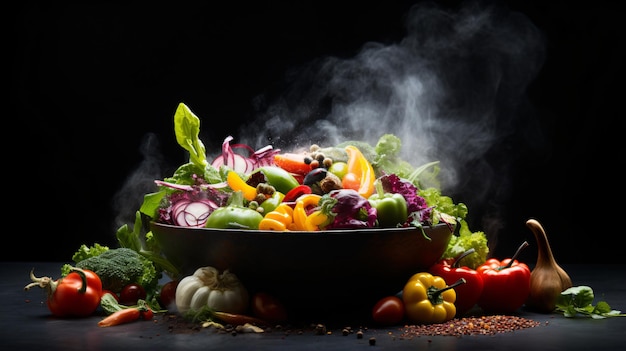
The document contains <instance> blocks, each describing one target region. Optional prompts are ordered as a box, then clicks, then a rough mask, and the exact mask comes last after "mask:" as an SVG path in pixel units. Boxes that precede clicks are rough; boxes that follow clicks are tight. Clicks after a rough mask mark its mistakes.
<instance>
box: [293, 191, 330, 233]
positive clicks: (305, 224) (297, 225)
mask: <svg viewBox="0 0 626 351" xmlns="http://www.w3.org/2000/svg"><path fill="white" fill-rule="evenodd" d="M321 198H322V196H321V195H317V194H305V195H302V196H300V197H299V198H298V199H297V200H296V206H295V208H294V209H293V222H294V230H304V231H309V232H312V231H317V230H320V227H319V226H320V225H321V224H323V223H325V222H326V221H327V220H328V216H327V215H326V214H324V213H323V212H322V211H321V210H315V211H313V212H312V213H311V214H309V215H307V210H306V209H307V208H310V207H316V206H317V205H318V204H319V202H320V199H321Z"/></svg>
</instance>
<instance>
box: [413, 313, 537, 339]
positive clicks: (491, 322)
mask: <svg viewBox="0 0 626 351" xmlns="http://www.w3.org/2000/svg"><path fill="white" fill-rule="evenodd" d="M540 324H541V323H539V322H537V321H534V320H531V319H527V318H523V317H517V316H505V315H492V316H481V317H464V318H455V319H452V320H449V321H447V322H444V323H437V324H418V325H406V326H404V328H402V334H401V337H402V338H405V339H411V338H414V337H419V336H422V335H423V336H434V335H444V336H462V335H493V334H498V333H508V332H512V331H515V330H520V329H526V328H534V327H536V326H538V325H540Z"/></svg>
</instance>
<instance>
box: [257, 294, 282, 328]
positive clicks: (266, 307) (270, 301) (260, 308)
mask: <svg viewBox="0 0 626 351" xmlns="http://www.w3.org/2000/svg"><path fill="white" fill-rule="evenodd" d="M252 314H253V315H254V316H255V317H257V318H259V319H262V320H265V321H268V322H272V323H275V322H284V321H286V320H287V310H286V309H285V306H284V305H283V304H282V303H281V302H280V300H278V299H277V298H276V297H274V296H272V295H270V294H268V293H265V292H258V293H256V294H254V296H252Z"/></svg>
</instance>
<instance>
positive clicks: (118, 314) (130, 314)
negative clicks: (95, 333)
mask: <svg viewBox="0 0 626 351" xmlns="http://www.w3.org/2000/svg"><path fill="white" fill-rule="evenodd" d="M140 315H141V311H139V309H138V308H135V307H132V308H124V309H122V310H119V311H115V312H113V313H111V314H110V315H108V316H107V317H105V318H104V319H103V320H101V321H100V322H98V325H99V326H101V327H112V326H114V325H119V324H124V323H129V322H132V321H136V320H138V319H139V317H140Z"/></svg>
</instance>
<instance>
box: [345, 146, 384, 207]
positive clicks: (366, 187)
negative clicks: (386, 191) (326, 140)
mask: <svg viewBox="0 0 626 351" xmlns="http://www.w3.org/2000/svg"><path fill="white" fill-rule="evenodd" d="M345 150H346V152H347V153H348V173H347V174H346V175H345V176H344V178H343V179H342V186H343V187H344V188H346V189H353V190H356V191H357V192H358V193H359V195H361V196H363V197H364V198H366V199H367V198H368V197H369V196H370V195H372V194H373V193H374V181H375V180H376V175H375V174H374V168H373V167H372V164H371V163H370V162H369V161H368V160H367V159H366V158H365V156H363V153H361V150H359V149H358V148H357V147H356V146H353V145H348V146H346V147H345ZM353 180H355V181H356V184H354V182H353Z"/></svg>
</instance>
